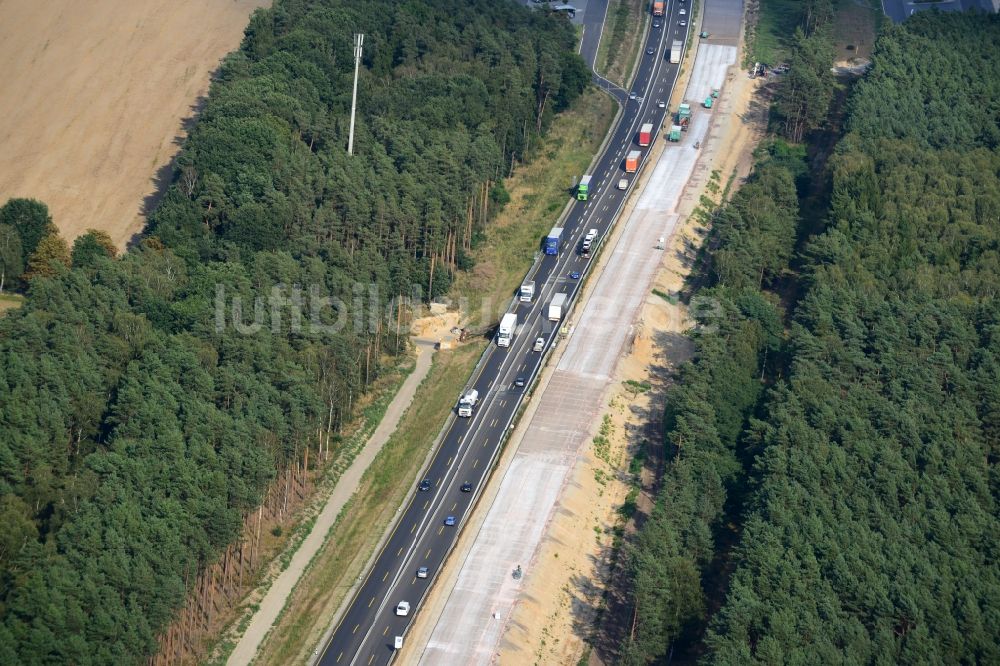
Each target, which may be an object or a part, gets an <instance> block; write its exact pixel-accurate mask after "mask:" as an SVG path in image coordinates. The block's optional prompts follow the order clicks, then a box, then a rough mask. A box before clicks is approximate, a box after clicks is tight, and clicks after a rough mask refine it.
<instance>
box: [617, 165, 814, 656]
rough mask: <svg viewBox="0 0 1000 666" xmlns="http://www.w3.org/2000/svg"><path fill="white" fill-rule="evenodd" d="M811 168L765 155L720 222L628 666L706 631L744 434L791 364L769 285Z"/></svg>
mask: <svg viewBox="0 0 1000 666" xmlns="http://www.w3.org/2000/svg"><path fill="white" fill-rule="evenodd" d="M779 148H780V145H779ZM775 152H781V151H780V150H778V151H775ZM801 169H802V165H801V162H800V161H799V159H796V158H794V157H791V158H789V157H779V158H768V159H766V160H765V161H763V162H762V163H760V164H758V165H757V167H756V169H755V172H754V174H753V176H752V177H751V179H750V181H749V182H748V183H747V184H746V185H745V186H744V187H743V188H742V189H741V190H740V191H739V192H737V194H736V195H735V196H734V197H733V200H732V202H730V203H729V204H728V205H727V206H725V207H724V208H723V209H722V210H721V211H719V212H718V214H717V215H716V219H715V222H714V224H713V237H714V241H713V242H715V243H717V245H718V249H717V250H716V251H714V252H713V253H712V256H711V263H710V267H709V268H708V274H709V275H708V278H709V280H710V286H708V287H707V288H704V289H702V290H701V291H700V292H699V294H698V300H699V302H700V305H699V307H697V308H694V309H693V310H692V312H693V313H694V314H695V316H696V317H698V326H697V327H696V329H695V331H694V333H693V337H694V343H695V348H696V353H695V358H694V359H693V360H692V362H691V363H689V364H687V365H685V366H684V367H683V368H682V370H681V372H680V376H679V378H678V382H677V384H676V386H675V388H674V389H673V390H672V391H671V392H670V394H669V396H668V405H667V410H666V416H665V421H664V430H665V433H666V434H665V444H666V449H667V458H668V460H669V462H668V463H667V466H666V472H665V475H664V478H663V480H662V490H661V491H660V494H659V496H658V497H657V502H656V505H655V506H654V508H653V510H652V513H651V514H650V516H649V517H648V519H647V521H646V522H645V523H644V525H643V527H642V529H641V530H640V532H639V535H638V537H637V539H636V541H635V543H634V544H633V545H632V547H631V548H630V568H631V574H632V585H633V591H634V594H635V600H634V605H635V623H634V624H635V632H634V634H633V635H632V636H631V637H630V638H629V639H627V640H626V642H625V644H624V645H623V646H622V655H623V659H622V660H623V662H624V663H627V664H642V663H646V662H648V661H651V660H657V659H664V658H665V657H666V656H667V654H668V652H669V651H670V648H671V647H672V646H673V645H674V644H675V642H676V641H677V640H680V639H684V640H686V641H690V640H691V637H692V636H698V635H700V634H701V633H702V632H704V629H705V625H706V621H707V618H708V597H710V596H712V595H713V590H712V589H711V588H712V587H714V586H715V585H716V584H717V583H716V582H715V581H713V580H712V579H711V576H710V575H709V574H710V572H711V570H712V567H713V562H714V560H715V559H716V557H717V551H718V550H719V545H718V541H719V538H720V537H719V535H720V533H721V532H722V531H723V530H724V529H725V527H724V525H725V522H726V521H727V516H728V514H730V513H731V512H732V511H733V510H734V507H733V498H734V497H738V496H741V495H742V494H744V493H745V490H746V489H745V488H744V487H743V486H744V484H745V483H746V476H747V468H748V467H749V464H750V461H751V459H752V455H751V454H750V452H748V446H749V444H748V442H747V441H746V436H745V433H744V430H745V428H746V425H747V423H748V420H749V419H750V418H751V417H752V416H753V415H754V414H755V412H756V410H757V409H758V406H759V404H760V401H761V398H762V395H763V391H764V384H763V383H762V382H761V377H762V374H765V372H764V371H765V366H767V367H768V368H771V367H772V366H773V365H774V364H775V362H776V361H777V360H778V358H779V357H780V352H781V346H782V339H783V332H782V311H781V306H780V304H779V303H778V301H777V299H776V298H775V297H774V296H773V295H770V294H767V293H765V292H763V291H762V288H763V287H765V286H770V285H772V284H774V283H775V282H776V281H777V280H779V279H780V278H781V276H782V274H783V272H784V271H785V270H786V268H787V265H788V262H789V259H790V257H791V255H792V249H793V247H794V244H795V240H796V225H797V223H798V196H797V194H796V187H795V179H794V178H795V174H796V173H797V172H799V171H801Z"/></svg>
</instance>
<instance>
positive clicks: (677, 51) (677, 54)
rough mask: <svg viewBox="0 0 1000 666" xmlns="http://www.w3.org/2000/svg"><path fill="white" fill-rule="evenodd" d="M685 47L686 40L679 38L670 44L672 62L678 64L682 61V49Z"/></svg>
mask: <svg viewBox="0 0 1000 666" xmlns="http://www.w3.org/2000/svg"><path fill="white" fill-rule="evenodd" d="M683 49H684V42H682V41H681V40H679V39H675V40H674V43H673V44H672V45H671V46H670V63H671V64H673V65H676V64H678V63H680V61H681V51H682V50H683Z"/></svg>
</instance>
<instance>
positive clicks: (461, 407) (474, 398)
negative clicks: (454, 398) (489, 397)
mask: <svg viewBox="0 0 1000 666" xmlns="http://www.w3.org/2000/svg"><path fill="white" fill-rule="evenodd" d="M477 402H479V391H477V390H476V389H472V390H471V391H469V392H468V393H466V394H465V395H463V396H462V397H461V398H460V399H459V401H458V415H459V416H461V417H462V418H463V419H467V418H469V417H470V416H472V409H473V407H475V406H476V403H477Z"/></svg>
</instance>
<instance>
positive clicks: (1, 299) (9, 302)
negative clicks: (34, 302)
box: [0, 294, 24, 312]
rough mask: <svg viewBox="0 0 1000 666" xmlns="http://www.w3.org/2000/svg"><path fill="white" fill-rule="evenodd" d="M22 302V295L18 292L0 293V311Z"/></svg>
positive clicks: (17, 305)
mask: <svg viewBox="0 0 1000 666" xmlns="http://www.w3.org/2000/svg"><path fill="white" fill-rule="evenodd" d="M23 303H24V296H20V295H19V294H0V312H3V311H5V310H13V309H14V308H19V307H21V305H22V304H23Z"/></svg>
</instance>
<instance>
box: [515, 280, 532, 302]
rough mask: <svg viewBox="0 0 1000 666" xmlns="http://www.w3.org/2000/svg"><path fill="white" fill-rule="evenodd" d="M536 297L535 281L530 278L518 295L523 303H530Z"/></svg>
mask: <svg viewBox="0 0 1000 666" xmlns="http://www.w3.org/2000/svg"><path fill="white" fill-rule="evenodd" d="M534 298H535V281H534V280H528V281H527V282H525V283H524V284H522V285H521V294H520V296H519V297H518V300H520V301H521V302H522V303H530V302H531V301H532V299H534Z"/></svg>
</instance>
